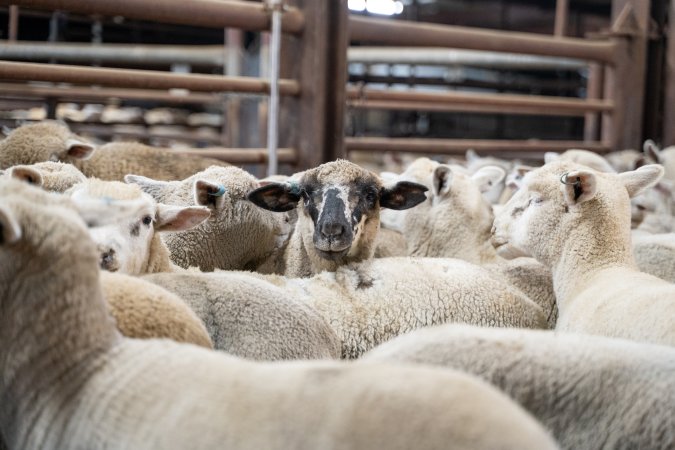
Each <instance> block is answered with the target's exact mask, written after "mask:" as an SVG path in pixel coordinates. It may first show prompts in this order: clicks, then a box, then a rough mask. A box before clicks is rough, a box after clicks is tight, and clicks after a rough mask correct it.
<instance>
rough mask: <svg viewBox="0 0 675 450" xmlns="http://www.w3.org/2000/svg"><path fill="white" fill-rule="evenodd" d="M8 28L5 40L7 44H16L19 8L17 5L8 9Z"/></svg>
mask: <svg viewBox="0 0 675 450" xmlns="http://www.w3.org/2000/svg"><path fill="white" fill-rule="evenodd" d="M8 28H9V31H8V33H7V39H8V40H9V42H16V40H17V38H18V36H19V7H18V6H17V5H10V7H9V24H8Z"/></svg>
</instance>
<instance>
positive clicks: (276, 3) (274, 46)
mask: <svg viewBox="0 0 675 450" xmlns="http://www.w3.org/2000/svg"><path fill="white" fill-rule="evenodd" d="M269 6H270V7H271V9H272V30H271V31H272V36H271V40H270V53H269V62H270V63H269V77H270V78H269V79H270V97H269V112H268V118H267V175H268V176H269V175H276V174H277V172H278V165H279V164H278V160H277V146H278V144H279V59H280V53H281V8H282V4H281V0H269Z"/></svg>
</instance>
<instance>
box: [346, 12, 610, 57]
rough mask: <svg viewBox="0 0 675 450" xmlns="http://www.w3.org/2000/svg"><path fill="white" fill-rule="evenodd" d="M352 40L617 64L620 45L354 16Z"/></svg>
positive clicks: (352, 19) (607, 42) (351, 27)
mask: <svg viewBox="0 0 675 450" xmlns="http://www.w3.org/2000/svg"><path fill="white" fill-rule="evenodd" d="M349 28H350V38H351V40H352V41H366V42H373V43H378V44H386V45H400V46H406V47H452V48H461V49H468V50H484V51H494V52H507V53H526V54H531V55H543V56H559V57H565V58H576V59H583V60H591V61H601V62H604V63H608V64H613V63H614V61H615V58H616V44H615V43H614V42H612V41H609V40H601V41H589V40H587V39H579V38H563V37H553V36H545V35H537V34H533V33H518V32H513V31H497V30H479V29H476V28H469V27H459V26H452V25H439V24H433V23H424V22H408V21H403V20H391V19H375V18H370V17H359V16H350V18H349Z"/></svg>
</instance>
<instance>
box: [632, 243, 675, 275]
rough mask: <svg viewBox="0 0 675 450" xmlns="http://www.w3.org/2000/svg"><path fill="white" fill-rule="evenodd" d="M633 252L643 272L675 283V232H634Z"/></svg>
mask: <svg viewBox="0 0 675 450" xmlns="http://www.w3.org/2000/svg"><path fill="white" fill-rule="evenodd" d="M632 239H633V254H634V256H635V262H636V263H637V266H638V268H639V269H640V270H641V271H642V272H646V273H648V274H651V275H654V276H655V277H659V278H661V279H662V280H666V281H669V282H671V283H675V233H663V234H651V233H640V232H633V233H632Z"/></svg>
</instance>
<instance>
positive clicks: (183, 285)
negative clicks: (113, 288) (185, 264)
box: [143, 271, 342, 361]
mask: <svg viewBox="0 0 675 450" xmlns="http://www.w3.org/2000/svg"><path fill="white" fill-rule="evenodd" d="M143 280H144V281H147V282H150V283H153V284H156V285H158V286H160V287H161V288H163V289H166V290H168V291H170V292H172V293H174V294H176V295H178V296H179V297H180V298H181V299H183V301H185V303H187V304H188V305H189V306H190V308H192V310H193V311H194V312H195V313H196V314H197V316H198V317H199V318H200V319H201V320H202V321H203V322H204V324H205V325H206V328H207V330H208V332H209V335H210V336H211V337H212V339H213V342H214V346H215V348H216V349H218V350H223V351H226V352H227V353H229V354H231V355H236V356H241V357H243V358H248V359H255V360H265V361H275V360H284V359H336V358H339V357H340V352H341V349H342V347H341V344H340V340H339V338H338V336H337V334H336V333H335V331H333V329H332V328H331V327H330V325H329V324H328V323H327V322H326V321H325V320H324V318H323V317H322V316H321V315H319V313H318V312H316V311H315V310H314V309H313V308H312V307H311V306H309V305H307V304H306V302H303V301H301V300H300V299H298V298H296V297H295V296H293V295H290V294H289V293H287V292H285V291H284V290H283V289H281V288H279V287H277V286H275V285H273V284H271V283H269V282H266V281H264V280H259V279H257V278H254V277H251V276H250V275H249V274H248V273H247V272H241V273H238V272H216V273H198V272H194V271H189V272H185V273H156V274H150V275H146V276H144V277H143Z"/></svg>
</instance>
